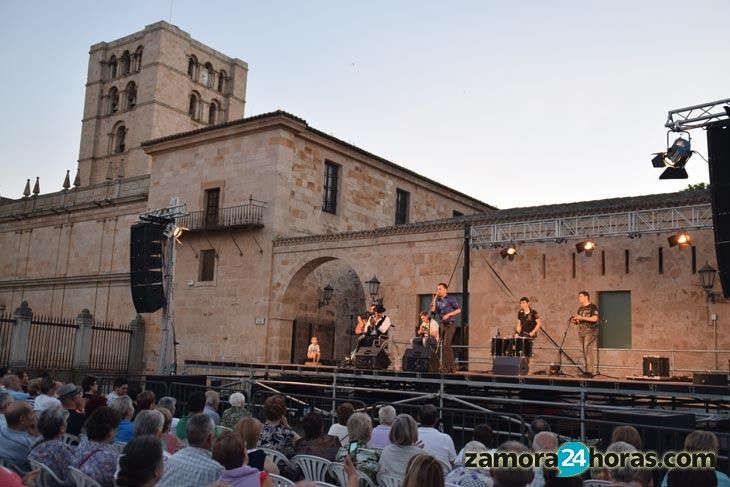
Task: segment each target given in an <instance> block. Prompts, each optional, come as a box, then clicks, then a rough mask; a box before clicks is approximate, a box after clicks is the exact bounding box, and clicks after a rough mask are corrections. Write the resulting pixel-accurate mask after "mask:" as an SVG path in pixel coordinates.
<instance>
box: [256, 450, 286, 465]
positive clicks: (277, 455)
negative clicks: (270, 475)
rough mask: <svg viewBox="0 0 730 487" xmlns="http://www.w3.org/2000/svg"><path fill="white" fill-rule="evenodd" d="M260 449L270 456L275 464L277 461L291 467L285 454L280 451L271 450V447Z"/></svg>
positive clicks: (277, 463)
mask: <svg viewBox="0 0 730 487" xmlns="http://www.w3.org/2000/svg"><path fill="white" fill-rule="evenodd" d="M261 450H262V451H263V452H264V453H266V456H267V457H269V458H271V461H272V462H274V464H276V465H277V466H278V465H279V463H283V464H284V465H285V466H287V467H289V468H291V467H292V465H291V462H290V461H289V459H288V458H286V455H284V454H283V453H281V452H280V451H277V450H273V449H271V448H261Z"/></svg>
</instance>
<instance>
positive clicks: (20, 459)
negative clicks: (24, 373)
mask: <svg viewBox="0 0 730 487" xmlns="http://www.w3.org/2000/svg"><path fill="white" fill-rule="evenodd" d="M5 420H6V421H7V424H8V425H7V427H5V428H3V429H2V430H0V458H3V459H5V460H7V461H8V462H10V463H12V464H13V465H15V466H17V467H18V468H19V469H20V470H23V471H24V472H29V471H30V464H29V463H28V453H30V447H31V446H32V445H33V443H35V441H36V440H37V439H38V433H37V430H36V415H35V413H34V412H33V409H31V407H30V404H28V403H27V402H24V401H14V402H12V403H11V404H10V405H9V406H8V407H7V409H6V410H5Z"/></svg>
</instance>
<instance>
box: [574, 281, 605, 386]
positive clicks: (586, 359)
mask: <svg viewBox="0 0 730 487" xmlns="http://www.w3.org/2000/svg"><path fill="white" fill-rule="evenodd" d="M578 302H579V303H580V307H579V308H578V311H577V313H576V314H574V315H573V316H571V317H570V322H571V323H573V324H576V325H578V339H579V340H580V346H581V351H582V352H583V364H584V365H585V367H584V371H585V373H584V374H583V375H585V376H589V377H592V376H593V375H594V372H593V370H594V369H593V367H594V365H595V364H596V359H597V354H598V343H597V340H598V322H599V317H598V306H596V305H595V304H593V303H591V296H590V294H588V291H581V292H579V293H578Z"/></svg>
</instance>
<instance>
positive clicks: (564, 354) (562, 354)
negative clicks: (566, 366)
mask: <svg viewBox="0 0 730 487" xmlns="http://www.w3.org/2000/svg"><path fill="white" fill-rule="evenodd" d="M569 329H570V319H568V326H567V327H566V328H565V333H564V334H563V340H562V342H560V344H558V342H556V341H555V340H554V339H553V337H551V336H550V334H549V333H548V332H547V331H545V327H542V326H541V327H540V331H542V333H543V334H544V335H545V336H546V337H547V339H548V340H550V343H552V344H553V345H554V346H555V348H557V349H558V367H560V366H561V365H562V363H563V360H562V358H563V357H565V358H566V359H567V360H568V362H570V363H571V364H573V365H574V366H575V367H576V368H577V369H578V371H579V372H580V373H581V374H585V371H584V370H583V368H582V367H581V366H580V365H578V363H577V362H576V361H575V360H573V357H571V356H570V355H568V352H566V351H565V350H564V349H563V344H564V343H565V338H566V337H567V336H568V330H569ZM563 375H564V374H563Z"/></svg>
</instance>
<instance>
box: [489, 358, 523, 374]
mask: <svg viewBox="0 0 730 487" xmlns="http://www.w3.org/2000/svg"><path fill="white" fill-rule="evenodd" d="M529 370H530V367H529V366H528V364H527V357H497V356H495V357H494V361H493V362H492V372H494V373H495V374H498V375H527V373H528V372H529Z"/></svg>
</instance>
